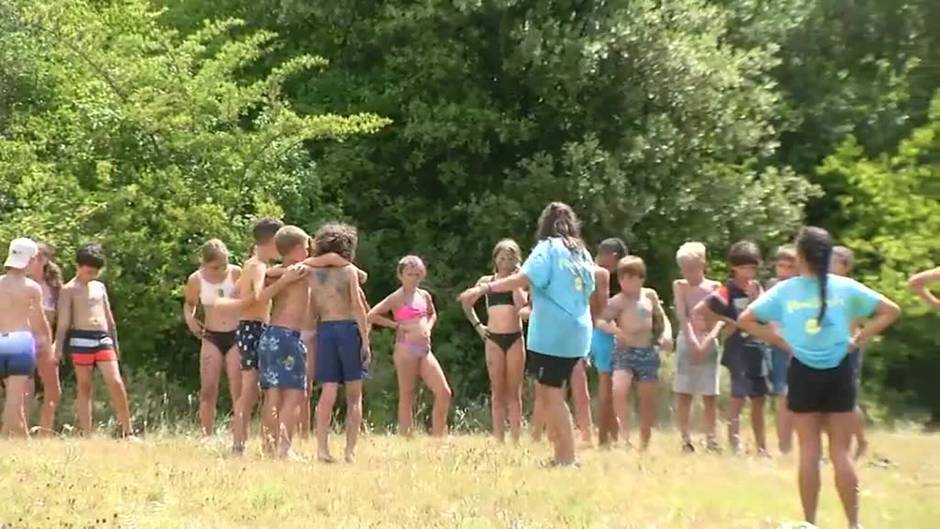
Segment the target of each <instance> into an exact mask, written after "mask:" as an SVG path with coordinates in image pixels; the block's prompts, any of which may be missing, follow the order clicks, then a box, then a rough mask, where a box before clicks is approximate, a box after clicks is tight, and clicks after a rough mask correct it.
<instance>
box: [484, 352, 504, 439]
mask: <svg viewBox="0 0 940 529" xmlns="http://www.w3.org/2000/svg"><path fill="white" fill-rule="evenodd" d="M485 348H486V372H487V374H489V377H490V416H491V417H492V420H493V437H495V438H496V439H497V440H498V441H500V442H503V441H504V440H505V438H506V435H505V430H506V407H507V406H506V404H507V403H506V397H507V395H506V393H507V391H506V354H504V353H503V350H502V349H500V348H499V346H498V345H496V344H494V343H492V342H490V341H489V340H487V342H486V345H485Z"/></svg>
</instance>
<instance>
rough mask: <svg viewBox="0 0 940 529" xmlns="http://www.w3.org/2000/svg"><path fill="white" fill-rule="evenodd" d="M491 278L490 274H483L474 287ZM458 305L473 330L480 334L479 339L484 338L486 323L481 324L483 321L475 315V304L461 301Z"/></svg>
mask: <svg viewBox="0 0 940 529" xmlns="http://www.w3.org/2000/svg"><path fill="white" fill-rule="evenodd" d="M491 279H492V276H483V277H481V278H480V279H479V280H477V282H476V284H475V285H474V287H478V286H480V285H481V284H483V283H485V282H488V281H489V280H491ZM460 306H461V308H462V309H463V313H464V316H466V317H467V320H468V321H469V322H470V323H471V324H472V325H473V330H474V331H476V333H477V334H479V335H480V338H481V339H483V340H486V333H487V330H486V325H483V322H481V321H480V317H479V316H478V315H477V311H476V306H475V304H467V303H461V304H460Z"/></svg>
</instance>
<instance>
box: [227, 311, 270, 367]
mask: <svg viewBox="0 0 940 529" xmlns="http://www.w3.org/2000/svg"><path fill="white" fill-rule="evenodd" d="M267 327H268V326H267V324H266V323H264V322H261V321H254V320H242V321H240V322H238V327H237V328H236V329H235V344H236V345H237V346H238V352H239V354H240V355H241V357H242V362H241V363H242V370H243V371H248V370H251V369H258V344H259V343H260V342H261V335H262V334H264V330H265V329H266V328H267Z"/></svg>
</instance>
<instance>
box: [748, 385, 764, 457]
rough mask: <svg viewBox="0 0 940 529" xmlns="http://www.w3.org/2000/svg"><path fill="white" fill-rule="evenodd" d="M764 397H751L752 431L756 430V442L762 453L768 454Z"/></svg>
mask: <svg viewBox="0 0 940 529" xmlns="http://www.w3.org/2000/svg"><path fill="white" fill-rule="evenodd" d="M766 400H767V399H766V398H764V397H751V429H752V430H754V442H755V443H757V450H758V452H760V453H763V454H766V453H767V430H766V427H765V425H764V402H765V401H766Z"/></svg>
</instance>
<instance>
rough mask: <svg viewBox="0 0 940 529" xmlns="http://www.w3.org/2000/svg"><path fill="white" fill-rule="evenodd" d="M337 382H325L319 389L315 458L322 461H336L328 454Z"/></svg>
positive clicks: (337, 389) (337, 387)
mask: <svg viewBox="0 0 940 529" xmlns="http://www.w3.org/2000/svg"><path fill="white" fill-rule="evenodd" d="M338 391H339V384H337V383H335V382H327V383H324V384H323V387H322V388H321V390H320V400H319V401H318V402H317V459H319V460H320V461H323V462H324V463H332V462H334V461H336V460H335V459H334V458H333V456H332V455H330V419H332V418H333V406H334V405H335V404H336V393H337V392H338Z"/></svg>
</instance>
